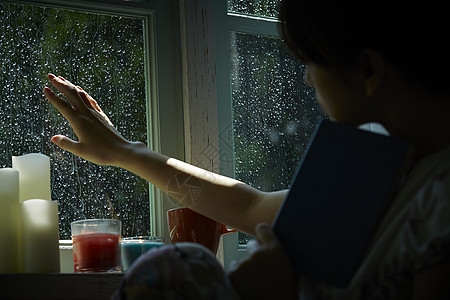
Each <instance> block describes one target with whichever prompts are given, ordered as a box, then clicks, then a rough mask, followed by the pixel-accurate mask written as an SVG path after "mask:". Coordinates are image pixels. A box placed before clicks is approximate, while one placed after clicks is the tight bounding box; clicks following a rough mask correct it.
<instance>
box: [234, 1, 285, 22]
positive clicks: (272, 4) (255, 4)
mask: <svg viewBox="0 0 450 300" xmlns="http://www.w3.org/2000/svg"><path fill="white" fill-rule="evenodd" d="M227 2H228V12H231V13H240V14H246V15H251V16H258V17H268V18H277V17H278V5H279V1H274V0H227Z"/></svg>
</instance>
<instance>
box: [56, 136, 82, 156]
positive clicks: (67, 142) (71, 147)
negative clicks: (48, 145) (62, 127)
mask: <svg viewBox="0 0 450 300" xmlns="http://www.w3.org/2000/svg"><path fill="white" fill-rule="evenodd" d="M51 140H52V142H53V143H54V144H55V145H56V146H58V147H60V148H61V149H63V150H66V151H69V152H72V153H76V152H77V148H78V147H79V144H80V143H79V142H77V141H74V140H71V139H69V138H68V137H65V136H63V135H55V136H54V137H52V139H51Z"/></svg>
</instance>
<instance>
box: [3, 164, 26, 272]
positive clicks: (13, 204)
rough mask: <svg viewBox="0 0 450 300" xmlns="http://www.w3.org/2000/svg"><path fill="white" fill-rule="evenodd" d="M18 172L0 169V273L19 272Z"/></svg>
mask: <svg viewBox="0 0 450 300" xmlns="http://www.w3.org/2000/svg"><path fill="white" fill-rule="evenodd" d="M19 209H20V204H19V172H18V171H17V170H13V169H11V168H3V169H0V273H19V272H20V257H21V255H20V210H19Z"/></svg>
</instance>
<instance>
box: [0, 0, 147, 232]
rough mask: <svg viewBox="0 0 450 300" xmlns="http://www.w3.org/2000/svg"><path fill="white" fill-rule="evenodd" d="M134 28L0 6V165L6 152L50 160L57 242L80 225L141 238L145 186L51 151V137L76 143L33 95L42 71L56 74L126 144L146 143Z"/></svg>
mask: <svg viewBox="0 0 450 300" xmlns="http://www.w3.org/2000/svg"><path fill="white" fill-rule="evenodd" d="M143 31H144V26H143V20H142V19H140V18H129V17H121V16H112V15H105V14H98V13H87V12H80V11H72V10H67V9H55V8H46V7H40V6H32V5H22V4H11V3H4V2H3V3H0V45H1V47H0V70H1V73H0V85H1V86H2V89H1V90H0V99H1V101H0V149H1V152H0V167H10V166H11V156H12V155H22V154H26V153H32V152H39V153H43V154H46V155H48V156H50V158H51V187H52V198H53V199H54V200H57V201H58V202H59V218H60V238H61V239H70V222H72V221H74V220H78V219H84V218H118V219H120V220H122V223H123V234H124V235H125V236H128V235H137V234H141V235H144V234H149V233H150V221H149V220H150V219H149V218H150V208H149V187H148V183H147V182H146V181H144V180H142V179H140V178H138V177H137V176H135V175H133V174H131V173H129V172H126V171H124V170H121V169H119V168H114V167H102V166H97V165H94V164H91V163H89V162H86V161H85V160H83V159H80V158H78V157H75V156H74V155H72V154H70V153H68V152H65V151H62V150H60V149H59V148H58V147H56V146H54V145H53V144H52V143H51V142H50V138H51V137H52V136H53V135H55V134H64V135H67V136H69V137H71V138H76V136H75V135H74V133H73V131H72V130H71V128H70V126H69V124H68V123H67V122H66V121H65V120H64V118H63V117H62V116H61V115H60V113H59V112H58V111H57V110H55V109H54V108H53V106H52V105H51V104H50V103H49V102H48V101H47V100H46V99H45V97H44V95H43V93H42V89H43V87H44V86H46V85H49V83H48V81H47V78H46V77H47V74H48V73H54V74H56V75H61V76H64V77H65V78H66V79H68V80H70V81H72V82H73V83H75V84H77V85H79V86H81V87H83V88H84V90H86V91H87V92H88V93H90V94H91V95H92V96H93V97H94V98H95V99H97V100H98V102H99V104H100V105H101V106H102V108H103V109H104V111H105V113H106V114H107V115H108V116H109V117H110V119H111V121H112V122H113V123H114V124H115V126H116V127H117V128H118V130H119V131H120V132H122V133H123V134H124V136H125V137H126V138H127V139H130V140H139V141H146V140H147V118H146V102H147V100H146V92H145V90H146V88H145V87H146V81H145V55H144V53H145V50H144V38H143V35H144V32H143Z"/></svg>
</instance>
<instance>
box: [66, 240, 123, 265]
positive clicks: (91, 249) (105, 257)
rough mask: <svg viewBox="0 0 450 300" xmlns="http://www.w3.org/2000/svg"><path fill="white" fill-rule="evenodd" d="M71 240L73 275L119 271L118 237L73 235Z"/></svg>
mask: <svg viewBox="0 0 450 300" xmlns="http://www.w3.org/2000/svg"><path fill="white" fill-rule="evenodd" d="M72 239H73V267H74V271H75V273H78V272H111V271H121V266H120V255H121V252H120V237H119V235H117V234H112V233H89V234H79V235H75V236H73V237H72Z"/></svg>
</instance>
